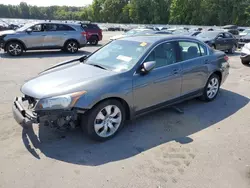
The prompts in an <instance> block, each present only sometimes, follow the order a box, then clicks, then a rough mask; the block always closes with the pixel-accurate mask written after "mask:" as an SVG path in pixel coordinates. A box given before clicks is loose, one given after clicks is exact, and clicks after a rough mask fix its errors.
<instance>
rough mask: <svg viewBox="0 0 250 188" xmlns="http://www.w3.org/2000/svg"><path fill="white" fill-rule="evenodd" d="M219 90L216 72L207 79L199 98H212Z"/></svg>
mask: <svg viewBox="0 0 250 188" xmlns="http://www.w3.org/2000/svg"><path fill="white" fill-rule="evenodd" d="M219 90H220V78H219V76H218V75H217V74H213V75H212V76H210V78H209V79H208V81H207V84H206V86H205V88H204V91H203V95H202V96H201V99H202V100H204V101H207V102H210V101H212V100H214V99H215V98H216V97H217V95H218V92H219Z"/></svg>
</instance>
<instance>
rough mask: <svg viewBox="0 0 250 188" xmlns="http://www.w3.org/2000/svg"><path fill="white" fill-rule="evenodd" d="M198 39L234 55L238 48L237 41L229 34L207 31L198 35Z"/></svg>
mask: <svg viewBox="0 0 250 188" xmlns="http://www.w3.org/2000/svg"><path fill="white" fill-rule="evenodd" d="M197 38H198V39H200V40H202V41H203V42H205V43H206V44H208V45H209V46H210V47H212V48H214V49H217V50H222V51H227V52H229V53H234V52H235V51H236V49H237V47H238V42H237V39H236V38H235V37H234V36H233V35H232V34H231V33H229V32H223V31H207V32H202V33H200V34H198V35H197Z"/></svg>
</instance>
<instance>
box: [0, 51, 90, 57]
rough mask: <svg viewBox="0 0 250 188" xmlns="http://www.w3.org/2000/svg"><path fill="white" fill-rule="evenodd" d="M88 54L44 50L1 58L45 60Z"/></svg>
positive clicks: (5, 54) (85, 52)
mask: <svg viewBox="0 0 250 188" xmlns="http://www.w3.org/2000/svg"><path fill="white" fill-rule="evenodd" d="M86 54H90V52H88V51H84V50H79V51H78V52H77V53H74V54H70V53H67V52H63V51H61V50H49V51H48V50H46V51H27V52H24V53H23V54H22V55H21V56H18V57H13V56H10V55H8V54H7V53H3V54H1V58H6V59H27V58H47V57H75V56H81V55H86Z"/></svg>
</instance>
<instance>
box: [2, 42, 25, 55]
mask: <svg viewBox="0 0 250 188" xmlns="http://www.w3.org/2000/svg"><path fill="white" fill-rule="evenodd" d="M6 50H7V53H8V54H10V55H11V56H20V55H22V53H23V45H22V44H21V43H19V42H9V43H8V44H7V46H6Z"/></svg>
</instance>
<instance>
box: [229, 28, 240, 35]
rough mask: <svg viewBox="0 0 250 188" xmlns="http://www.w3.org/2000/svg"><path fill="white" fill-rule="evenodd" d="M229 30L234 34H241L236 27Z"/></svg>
mask: <svg viewBox="0 0 250 188" xmlns="http://www.w3.org/2000/svg"><path fill="white" fill-rule="evenodd" d="M228 32H229V33H231V34H233V35H239V31H238V30H236V29H232V30H228Z"/></svg>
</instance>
